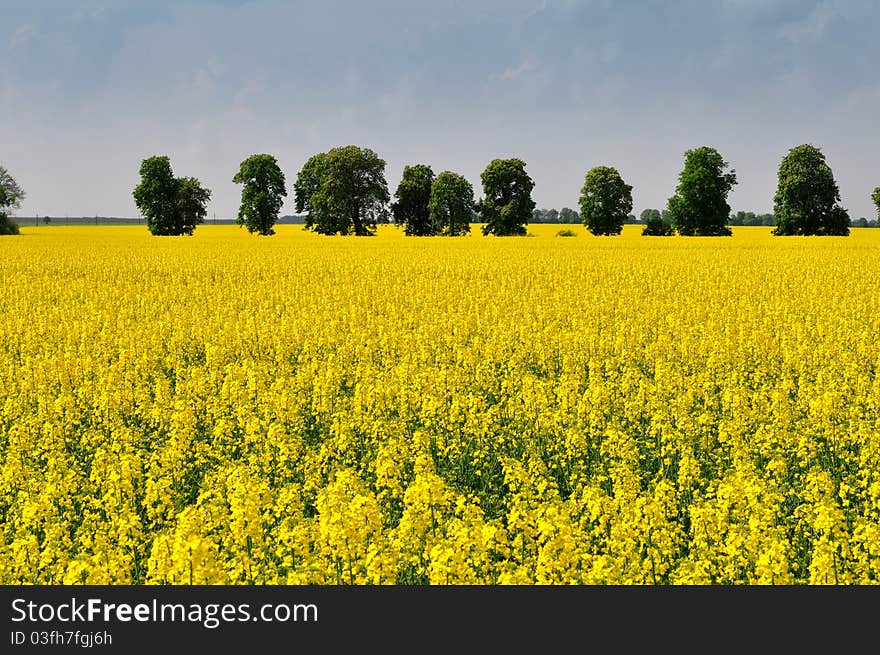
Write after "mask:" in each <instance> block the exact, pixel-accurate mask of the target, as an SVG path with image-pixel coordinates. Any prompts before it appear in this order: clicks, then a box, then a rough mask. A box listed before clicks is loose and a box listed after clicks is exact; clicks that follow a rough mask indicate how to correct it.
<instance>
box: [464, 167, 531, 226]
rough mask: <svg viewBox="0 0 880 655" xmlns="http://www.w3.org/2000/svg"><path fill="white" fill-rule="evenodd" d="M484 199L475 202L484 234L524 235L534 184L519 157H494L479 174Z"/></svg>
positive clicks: (529, 214) (529, 213) (529, 215)
mask: <svg viewBox="0 0 880 655" xmlns="http://www.w3.org/2000/svg"><path fill="white" fill-rule="evenodd" d="M480 179H481V180H482V182H483V196H484V197H483V198H482V199H481V200H480V201H479V202H478V203H477V205H476V209H477V211H478V212H479V215H480V220H481V221H482V222H483V223H485V225H484V226H483V234H486V235H488V234H494V235H496V236H513V235H525V233H526V225H528V223H529V218H530V217H531V215H532V210H533V209H534V208H535V202H534V201H533V200H532V189H534V188H535V183H534V182H533V181H532V178H531V177H529V174H528V173H526V164H525V162H524V161H523V160H521V159H494V160H492V161H491V162H490V163H489V165H488V166H486V169H485V170H484V171H483V173H482V174H481V175H480Z"/></svg>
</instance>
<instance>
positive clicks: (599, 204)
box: [580, 166, 633, 236]
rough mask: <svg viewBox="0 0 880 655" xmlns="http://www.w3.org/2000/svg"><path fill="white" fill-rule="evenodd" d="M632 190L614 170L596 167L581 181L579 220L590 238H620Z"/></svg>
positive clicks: (608, 167)
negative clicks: (580, 219)
mask: <svg viewBox="0 0 880 655" xmlns="http://www.w3.org/2000/svg"><path fill="white" fill-rule="evenodd" d="M632 204H633V201H632V186H630V185H629V184H627V183H626V182H624V181H623V178H622V177H620V173H619V172H618V171H617V169H616V168H612V167H611V166H596V167H595V168H592V169H590V170H589V171H588V172H587V174H586V176H585V177H584V186H583V188H582V189H581V198H580V207H581V218H582V219H583V222H584V225H585V226H586V228H587V230H589V231H590V233H591V234H595V235H601V236H609V235H612V234H620V232H621V231H622V230H623V223H624V221H626V220H627V217H628V216H629V213H630V211H632Z"/></svg>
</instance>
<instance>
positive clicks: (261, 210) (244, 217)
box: [232, 154, 287, 237]
mask: <svg viewBox="0 0 880 655" xmlns="http://www.w3.org/2000/svg"><path fill="white" fill-rule="evenodd" d="M232 181H233V182H235V183H236V184H241V185H243V186H242V189H241V206H240V207H239V209H238V218H237V219H236V223H238V225H239V226H241V225H244V226H245V228H247V231H248V232H250V233H251V234H253V233H254V232H256V233H257V234H259V235H261V236H264V237H265V236H270V235H272V234H275V229H274V227H273V226H274V225H275V223H276V222H277V221H278V212H280V211H281V206H282V205H283V204H284V197H285V196H286V195H287V190H286V189H285V188H284V173H282V172H281V169H280V168H279V167H278V161H277V160H276V159H275V157H273V156H272V155H266V154H261V155H251V156H250V157H248V158H247V159H245V160H244V161H243V162H241V165H240V167H239V170H238V173H236V174H235V177H233V178H232Z"/></svg>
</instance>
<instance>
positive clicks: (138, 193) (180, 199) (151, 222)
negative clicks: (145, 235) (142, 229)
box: [132, 155, 211, 236]
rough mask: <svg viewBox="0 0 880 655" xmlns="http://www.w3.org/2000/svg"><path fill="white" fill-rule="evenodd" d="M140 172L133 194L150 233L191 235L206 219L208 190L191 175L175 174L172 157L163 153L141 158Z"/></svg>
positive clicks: (157, 234)
mask: <svg viewBox="0 0 880 655" xmlns="http://www.w3.org/2000/svg"><path fill="white" fill-rule="evenodd" d="M140 175H141V181H140V183H139V184H138V185H137V186H136V187H135V188H134V191H133V193H132V195H133V196H134V202H135V205H137V208H138V210H139V211H140V212H141V215H142V216H143V217H144V220H145V221H146V223H147V228H148V229H149V230H150V233H151V234H153V235H155V236H178V235H182V234H187V235H192V233H193V231H194V230H195V228H196V225H198V224H199V223H202V222H203V221H204V219H205V215H206V214H207V204H208V201H209V200H210V199H211V192H210V191H209V190H208V189H205V188H204V187H202V185H201V184H200V183H199V181H198V180H197V179H196V178H194V177H184V178H177V177H174V173H173V171H172V170H171V160H170V159H169V158H168V157H167V156H164V155H161V156H159V155H157V156H154V157H148V158H146V159H144V160H143V161H142V162H141V167H140Z"/></svg>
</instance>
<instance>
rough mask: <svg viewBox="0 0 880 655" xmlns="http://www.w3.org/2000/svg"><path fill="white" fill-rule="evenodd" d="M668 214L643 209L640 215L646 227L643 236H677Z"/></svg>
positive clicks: (656, 210) (657, 210)
mask: <svg viewBox="0 0 880 655" xmlns="http://www.w3.org/2000/svg"><path fill="white" fill-rule="evenodd" d="M665 214H667V212H661V211H660V210H659V209H643V210H642V213H641V214H640V215H639V218H640V219H641V221H642V223H644V224H645V227H643V228H642V236H647V237H669V236H672V235H673V234H675V228H674V227H672V223H671V222H670V220H669V218H668V215H665Z"/></svg>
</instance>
